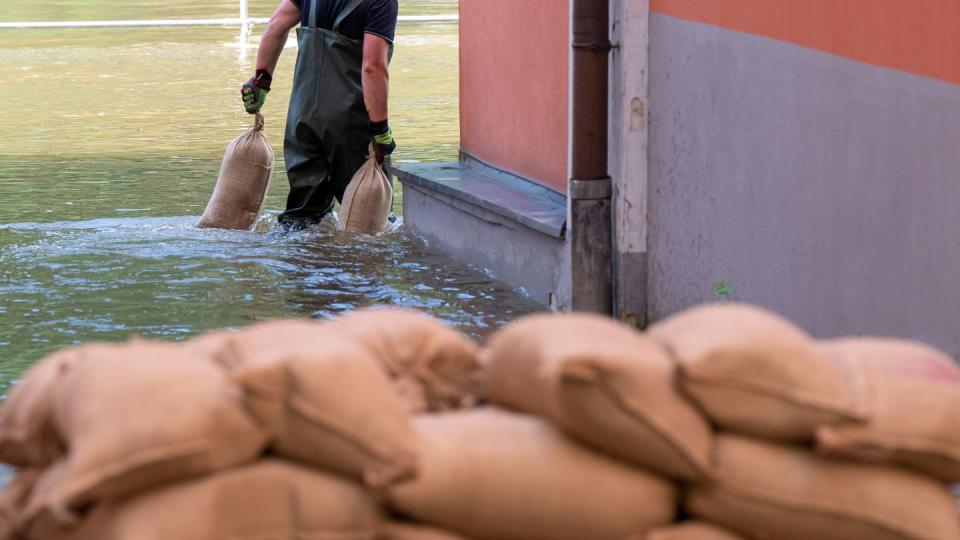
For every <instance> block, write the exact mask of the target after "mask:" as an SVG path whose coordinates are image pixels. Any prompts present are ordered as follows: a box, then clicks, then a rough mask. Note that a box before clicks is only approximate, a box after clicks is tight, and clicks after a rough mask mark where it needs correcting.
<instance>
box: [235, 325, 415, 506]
mask: <svg viewBox="0 0 960 540" xmlns="http://www.w3.org/2000/svg"><path fill="white" fill-rule="evenodd" d="M219 357H220V361H221V363H222V365H224V366H226V367H227V369H228V370H229V372H230V373H231V374H232V376H233V377H234V379H235V380H236V381H238V382H239V383H240V384H241V385H242V386H243V387H244V389H245V390H246V397H247V403H248V406H249V407H250V409H251V412H253V414H254V415H255V416H256V417H257V418H258V419H259V420H260V421H261V423H262V424H263V425H264V427H265V428H267V430H268V431H269V432H270V433H271V435H272V441H273V442H272V447H273V449H274V451H275V452H276V453H277V454H278V455H281V456H286V457H290V458H294V459H298V460H302V461H305V462H308V463H312V464H314V465H317V466H320V467H324V468H328V469H331V470H333V471H336V472H339V473H342V474H346V475H350V476H353V477H355V478H362V479H363V480H364V481H366V482H367V483H368V484H369V485H370V486H371V487H381V486H383V485H386V484H389V483H391V482H394V481H397V480H399V479H402V478H407V477H409V476H411V475H413V474H414V472H415V471H416V461H417V441H416V434H415V433H414V431H413V425H412V424H411V421H410V415H409V413H408V411H407V407H406V406H405V404H404V403H403V401H402V400H401V399H400V397H399V395H398V394H397V392H396V391H395V389H394V387H393V386H392V385H391V383H390V380H389V379H388V377H387V374H386V372H385V371H384V370H383V368H382V367H381V366H380V364H379V363H378V362H377V361H376V360H375V359H374V358H373V356H372V355H371V354H370V352H369V351H367V350H366V349H365V348H364V347H363V346H362V345H361V344H360V343H359V341H357V340H356V339H351V338H349V336H337V335H335V334H333V333H331V332H329V331H328V330H325V329H324V328H323V325H321V324H318V323H315V322H311V321H299V320H289V321H275V322H270V323H263V324H259V325H255V326H253V327H250V328H248V329H245V330H243V331H241V332H238V333H236V334H235V335H233V336H231V337H230V345H229V346H228V347H227V348H225V349H224V350H223V351H222V352H221V354H220V355H219Z"/></svg>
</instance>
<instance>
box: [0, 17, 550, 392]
mask: <svg viewBox="0 0 960 540" xmlns="http://www.w3.org/2000/svg"><path fill="white" fill-rule="evenodd" d="M275 5H276V0H271V1H269V2H268V1H263V0H252V1H251V15H253V16H257V17H263V16H269V14H270V13H271V12H272V10H273V8H274V7H275ZM237 9H238V8H237V2H236V1H235V0H213V1H206V2H197V1H195V0H149V1H138V2H129V1H127V0H49V1H43V2H38V1H36V0H3V8H2V9H0V20H2V21H26V20H102V19H128V18H130V19H133V18H141V19H142V18H158V19H159V18H210V17H233V16H236V11H237ZM454 12H456V0H430V1H419V0H401V14H404V15H421V14H436V13H454ZM260 30H262V28H258V29H255V30H254V36H256V34H257V33H258V32H259V31H260ZM457 46H458V42H457V26H456V23H401V24H400V27H399V29H398V40H397V51H396V55H395V57H394V63H393V69H392V78H391V80H392V88H391V91H392V95H391V106H392V110H391V120H392V124H393V125H394V129H395V133H396V135H397V138H398V142H399V144H400V149H399V150H398V152H397V154H395V162H404V161H413V160H450V159H454V158H455V157H456V149H457V145H458V127H457V126H458V121H457V85H458V81H457ZM254 47H255V42H254V43H248V44H247V45H244V44H243V43H242V42H241V41H240V40H239V29H237V28H222V27H214V28H133V29H71V30H0V66H3V67H4V84H3V99H2V103H3V108H2V117H0V118H2V120H0V121H2V125H3V128H2V129H0V395H2V394H3V393H4V389H5V387H6V386H7V385H8V384H9V383H10V382H11V381H13V380H15V379H16V378H17V377H19V376H20V374H21V373H22V372H23V370H24V369H25V368H26V367H28V366H29V365H30V364H31V363H33V362H35V361H36V360H37V359H39V358H40V357H42V356H43V355H44V354H46V353H48V352H49V351H52V350H55V349H58V348H61V347H64V346H68V345H71V344H76V343H82V342H89V341H97V340H122V339H125V338H126V337H127V336H129V335H131V334H141V335H144V336H150V337H157V338H164V339H171V340H181V339H185V338H187V337H189V336H192V335H195V334H197V333H201V332H203V331H206V330H209V329H215V328H226V327H238V326H243V325H247V324H249V323H251V322H253V321H257V320H263V319H270V318H276V317H284V316H312V317H326V316H329V315H333V314H336V313H339V312H343V311H348V310H351V309H353V308H356V307H360V306H366V305H372V304H395V305H402V306H411V307H417V308H423V309H426V310H429V311H430V312H432V313H434V314H435V315H437V316H439V317H441V318H443V319H444V320H447V321H449V322H451V323H452V324H455V325H457V326H458V327H460V328H463V329H464V330H465V331H467V332H469V333H472V334H474V335H480V334H484V333H487V332H489V331H490V330H491V329H493V328H496V327H497V326H499V325H501V324H503V323H504V322H505V321H508V320H510V319H512V318H514V317H516V316H518V315H521V314H524V313H527V312H530V311H533V310H536V309H538V308H539V306H538V305H536V304H534V303H533V302H532V301H530V300H528V299H526V298H524V297H523V296H522V295H520V294H519V293H517V292H516V291H513V290H511V289H509V288H508V287H506V286H504V285H503V284H501V283H499V282H497V281H495V280H493V279H491V278H490V277H489V276H487V275H486V274H484V273H483V272H480V271H478V270H476V269H471V268H468V267H465V266H462V265H459V264H457V263H455V262H453V261H451V260H449V259H447V258H445V257H443V256H441V255H439V254H438V253H436V252H435V251H433V250H431V249H430V247H429V246H426V245H424V244H423V243H421V242H419V241H417V240H415V239H413V238H411V237H409V236H408V235H407V234H406V233H405V232H404V231H403V228H402V227H400V228H399V230H396V231H393V232H390V233H388V234H385V235H382V236H379V237H366V238H348V237H343V236H338V235H336V234H335V233H334V232H333V229H332V227H331V225H330V224H329V223H327V224H323V225H321V226H320V227H318V228H317V229H316V230H312V231H307V232H301V233H281V232H278V231H275V230H271V229H272V223H273V220H274V218H275V215H276V213H277V211H279V210H280V209H282V207H283V203H284V199H285V196H286V176H285V175H284V174H283V162H282V152H281V149H282V140H283V136H282V135H283V124H284V119H285V116H286V102H287V99H288V97H289V90H290V83H291V81H290V78H291V74H292V70H293V62H294V59H295V56H296V49H295V48H292V47H291V48H288V49H287V50H286V51H285V53H284V55H283V57H282V59H281V63H280V66H279V68H278V71H277V75H276V76H275V82H274V90H273V91H272V92H271V94H270V96H269V99H268V101H267V106H266V108H265V115H266V121H267V134H268V136H269V138H270V140H271V142H272V143H273V146H274V148H275V150H276V151H277V157H278V163H277V171H276V173H275V174H274V178H273V183H272V186H271V188H270V191H269V193H268V196H267V202H266V208H267V213H266V215H265V216H264V218H263V219H262V221H261V223H260V227H259V228H260V230H261V232H225V231H206V230H205V231H201V230H198V229H196V228H194V227H193V224H194V222H195V221H196V218H197V216H198V215H199V214H200V213H201V212H202V211H203V208H204V206H205V204H206V201H207V198H208V197H209V195H210V193H211V191H212V189H213V184H214V182H215V180H216V176H217V171H218V168H219V160H220V157H221V155H222V153H223V150H224V148H225V147H226V145H227V143H229V142H230V140H232V139H233V138H234V137H236V136H237V135H238V134H239V133H241V132H242V131H243V130H244V129H246V128H247V127H248V126H249V125H250V123H251V117H250V116H249V115H247V114H245V113H244V112H243V110H242V107H241V103H240V100H239V99H238V89H239V86H240V84H241V83H242V82H243V81H245V80H246V79H247V78H248V77H249V76H250V74H251V72H252V71H253V69H254V56H255V53H256V51H255V48H254ZM398 203H399V198H398Z"/></svg>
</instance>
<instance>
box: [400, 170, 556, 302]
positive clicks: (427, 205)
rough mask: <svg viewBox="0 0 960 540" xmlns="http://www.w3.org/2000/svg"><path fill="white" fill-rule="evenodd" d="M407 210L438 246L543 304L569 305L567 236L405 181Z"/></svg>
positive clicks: (411, 225) (408, 220)
mask: <svg viewBox="0 0 960 540" xmlns="http://www.w3.org/2000/svg"><path fill="white" fill-rule="evenodd" d="M403 214H404V224H405V225H406V227H407V229H408V230H409V231H411V232H412V233H414V234H415V235H417V236H419V237H421V238H423V239H424V240H426V241H427V242H429V243H430V244H431V245H432V246H433V247H435V248H437V249H439V250H441V251H443V252H445V253H447V254H449V255H450V256H452V257H454V258H456V259H458V260H461V261H463V262H466V263H468V264H472V265H474V266H477V267H479V268H481V269H484V270H486V271H488V272H489V273H492V274H493V275H495V276H496V277H497V278H499V279H501V280H503V281H506V282H507V283H509V284H511V285H513V286H514V287H516V288H518V289H521V290H522V291H523V292H524V293H526V294H527V295H528V296H530V297H531V298H533V299H534V300H536V301H538V302H541V303H542V304H544V306H549V307H553V308H557V309H563V308H565V307H567V306H568V305H569V303H568V300H567V299H568V298H569V286H568V285H567V286H565V284H567V283H569V278H568V277H567V276H566V274H567V273H568V269H569V268H570V265H569V264H567V263H566V262H565V261H567V260H568V258H569V255H568V253H567V247H566V244H565V241H564V240H563V239H562V238H555V237H552V236H549V235H546V234H543V233H541V232H538V231H535V230H533V229H531V228H529V227H527V226H524V225H522V224H519V223H516V222H515V221H512V220H510V219H508V218H505V217H503V216H501V215H498V214H495V213H493V212H490V211H488V210H486V209H483V208H480V207H478V206H476V205H472V204H470V203H468V202H464V201H462V200H459V199H457V198H455V197H451V196H450V195H447V194H444V193H439V192H436V191H433V190H429V189H425V188H423V187H420V186H414V185H411V184H409V183H404V193H403Z"/></svg>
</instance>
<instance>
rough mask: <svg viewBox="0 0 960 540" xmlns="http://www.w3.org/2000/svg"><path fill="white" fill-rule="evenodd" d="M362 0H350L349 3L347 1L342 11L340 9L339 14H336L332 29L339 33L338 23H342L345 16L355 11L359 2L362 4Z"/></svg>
mask: <svg viewBox="0 0 960 540" xmlns="http://www.w3.org/2000/svg"><path fill="white" fill-rule="evenodd" d="M363 2H364V0H350V3H348V4H347V5H346V6H345V7H344V8H343V11H341V12H340V14H339V15H337V20H336V21H334V22H333V31H334V32H336V33H337V34H339V33H340V25H341V24H343V21H344V19H346V18H347V17H349V16H350V14H351V13H353V12H354V11H356V10H357V8H358V7H360V4H362V3H363Z"/></svg>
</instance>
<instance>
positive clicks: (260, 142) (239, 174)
mask: <svg viewBox="0 0 960 540" xmlns="http://www.w3.org/2000/svg"><path fill="white" fill-rule="evenodd" d="M271 174H273V148H271V146H270V141H268V140H267V137H266V135H264V134H263V115H262V114H261V113H259V112H258V113H257V114H256V118H255V120H254V124H253V127H252V128H250V129H249V130H248V131H247V132H246V133H244V134H243V135H241V136H239V137H237V138H236V139H234V141H233V142H231V143H230V145H229V146H228V147H227V151H226V152H225V153H224V155H223V162H222V163H221V165H220V177H219V178H217V185H216V187H215V188H214V189H213V196H211V197H210V201H209V202H208V203H207V209H206V210H204V212H203V216H201V217H200V221H199V222H198V223H197V227H200V228H212V229H236V230H243V231H245V230H248V229H249V228H250V227H252V226H253V224H254V223H255V222H256V221H257V216H259V215H260V210H261V208H263V199H264V197H265V196H266V194H267V187H269V185H270V176H271Z"/></svg>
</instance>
